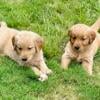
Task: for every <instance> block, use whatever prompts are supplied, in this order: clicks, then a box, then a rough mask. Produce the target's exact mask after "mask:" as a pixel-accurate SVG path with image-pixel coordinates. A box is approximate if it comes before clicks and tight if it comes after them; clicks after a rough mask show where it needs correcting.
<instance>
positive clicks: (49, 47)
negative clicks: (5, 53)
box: [0, 0, 100, 100]
mask: <svg viewBox="0 0 100 100" xmlns="http://www.w3.org/2000/svg"><path fill="white" fill-rule="evenodd" d="M99 16H100V0H16V1H14V0H0V20H1V21H2V20H3V21H6V22H7V24H8V26H10V27H14V28H17V29H19V30H22V29H25V30H31V31H34V32H37V33H39V34H40V35H41V36H43V38H44V40H45V45H44V48H43V49H44V55H45V59H46V63H47V65H48V66H49V67H50V68H51V69H52V70H53V75H51V76H50V77H49V79H48V80H47V81H45V82H43V83H42V82H39V81H37V79H36V76H35V75H34V73H33V72H32V70H31V69H29V68H25V67H21V66H19V65H18V64H17V63H16V62H14V61H12V60H11V59H9V58H8V57H0V100H100V50H99V51H98V53H97V54H96V56H95V59H94V68H93V76H91V77H90V76H88V75H87V74H86V72H85V71H84V70H83V69H82V66H81V65H79V64H78V63H76V62H72V64H71V65H70V67H69V69H68V70H67V71H63V70H61V69H60V58H61V55H62V53H63V52H64V46H65V43H66V42H67V41H68V36H67V31H68V28H69V27H70V26H72V25H73V24H75V23H84V24H87V25H91V24H92V23H94V22H95V20H96V19H97V18H98V17H99Z"/></svg>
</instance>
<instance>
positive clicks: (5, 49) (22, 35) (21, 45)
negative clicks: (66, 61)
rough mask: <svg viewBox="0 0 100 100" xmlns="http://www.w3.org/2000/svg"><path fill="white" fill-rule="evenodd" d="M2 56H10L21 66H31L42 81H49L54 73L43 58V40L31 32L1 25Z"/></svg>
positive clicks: (0, 49) (0, 50)
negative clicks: (50, 75) (49, 77)
mask: <svg viewBox="0 0 100 100" xmlns="http://www.w3.org/2000/svg"><path fill="white" fill-rule="evenodd" d="M0 25H1V26H0V55H6V56H9V57H10V58H11V59H13V60H15V61H16V62H18V63H19V64H20V65H25V66H31V68H32V70H33V71H34V72H35V74H36V75H38V76H39V80H40V81H44V80H46V79H48V75H49V74H51V73H52V71H51V70H50V69H49V68H48V67H47V65H46V64H45V61H44V58H43V51H42V47H43V39H42V38H41V37H40V36H39V35H38V34H36V33H34V32H31V31H18V30H15V29H12V28H9V27H7V25H6V23H4V22H1V23H0Z"/></svg>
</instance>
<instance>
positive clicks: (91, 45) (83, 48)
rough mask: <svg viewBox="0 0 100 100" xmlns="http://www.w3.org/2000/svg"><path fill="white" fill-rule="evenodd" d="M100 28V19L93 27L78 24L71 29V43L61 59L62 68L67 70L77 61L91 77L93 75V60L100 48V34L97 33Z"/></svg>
mask: <svg viewBox="0 0 100 100" xmlns="http://www.w3.org/2000/svg"><path fill="white" fill-rule="evenodd" d="M99 28H100V19H98V20H97V21H96V22H95V23H94V24H93V25H92V26H91V27H89V26H87V25H85V24H76V25H73V26H72V27H71V29H70V30H69V32H68V34H69V36H70V41H69V42H68V43H67V45H66V48H65V52H64V54H63V55H62V59H61V66H62V68H64V69H67V68H68V65H69V63H70V62H71V60H73V59H76V60H77V61H78V62H81V63H82V65H83V68H84V69H85V70H86V71H87V72H88V73H89V75H92V67H93V58H94V55H95V54H96V52H97V49H98V48H99V47H100V34H99V33H98V32H97V31H98V29H99Z"/></svg>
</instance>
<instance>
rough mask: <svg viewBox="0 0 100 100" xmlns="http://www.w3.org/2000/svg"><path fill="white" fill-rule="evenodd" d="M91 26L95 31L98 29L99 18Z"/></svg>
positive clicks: (99, 24) (99, 26)
mask: <svg viewBox="0 0 100 100" xmlns="http://www.w3.org/2000/svg"><path fill="white" fill-rule="evenodd" d="M91 28H92V29H93V30H94V31H96V32H97V31H98V30H99V29H100V18H98V19H97V21H96V22H95V23H94V24H93V25H92V26H91Z"/></svg>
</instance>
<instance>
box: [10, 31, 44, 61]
mask: <svg viewBox="0 0 100 100" xmlns="http://www.w3.org/2000/svg"><path fill="white" fill-rule="evenodd" d="M12 44H13V47H14V50H15V52H16V53H17V55H18V56H19V58H20V60H22V61H24V62H27V61H29V60H30V59H32V58H33V57H34V56H35V54H36V53H38V52H39V51H40V50H41V49H42V46H43V39H42V38H41V37H40V36H39V35H37V34H36V33H33V32H27V31H22V32H20V33H19V34H17V35H15V36H14V37H13V38H12Z"/></svg>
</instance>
